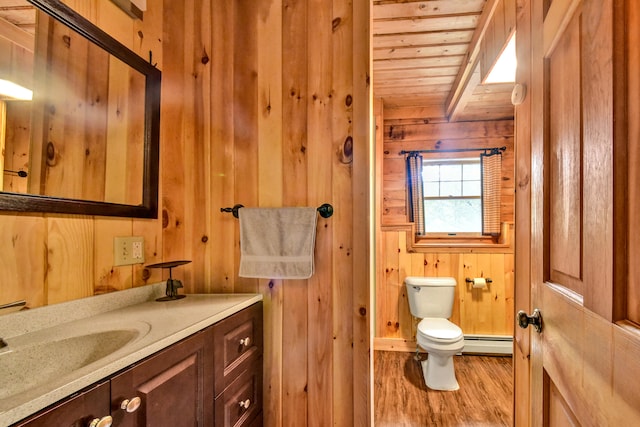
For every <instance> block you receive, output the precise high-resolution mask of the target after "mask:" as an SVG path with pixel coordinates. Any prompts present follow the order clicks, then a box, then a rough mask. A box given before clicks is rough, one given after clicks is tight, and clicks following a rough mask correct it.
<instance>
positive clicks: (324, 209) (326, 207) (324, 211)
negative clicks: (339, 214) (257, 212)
mask: <svg viewBox="0 0 640 427" xmlns="http://www.w3.org/2000/svg"><path fill="white" fill-rule="evenodd" d="M240 208H244V205H234V206H233V207H232V208H220V212H228V213H231V214H232V215H233V216H234V217H236V218H238V210H239V209H240ZM317 211H318V213H319V214H320V216H321V217H322V218H329V217H330V216H331V215H333V206H331V205H330V204H329V203H323V204H322V205H320V206H319V207H318V209H317Z"/></svg>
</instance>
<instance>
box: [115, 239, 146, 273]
mask: <svg viewBox="0 0 640 427" xmlns="http://www.w3.org/2000/svg"><path fill="white" fill-rule="evenodd" d="M142 263H144V237H140V236H126V237H115V238H114V240H113V265H115V266H119V265H131V264H142Z"/></svg>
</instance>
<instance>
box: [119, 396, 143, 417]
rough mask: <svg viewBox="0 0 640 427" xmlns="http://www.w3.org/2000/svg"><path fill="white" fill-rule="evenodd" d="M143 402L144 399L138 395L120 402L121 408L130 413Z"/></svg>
mask: <svg viewBox="0 0 640 427" xmlns="http://www.w3.org/2000/svg"><path fill="white" fill-rule="evenodd" d="M141 403H142V401H141V400H140V398H139V397H138V396H136V397H134V398H133V399H131V400H129V399H125V400H123V401H122V403H121V404H120V409H124V410H125V411H127V412H128V413H132V412H135V411H136V410H137V409H138V408H139V407H140V404H141Z"/></svg>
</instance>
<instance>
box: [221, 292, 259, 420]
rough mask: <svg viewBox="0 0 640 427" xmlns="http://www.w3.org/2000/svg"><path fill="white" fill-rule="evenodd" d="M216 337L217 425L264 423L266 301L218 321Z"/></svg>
mask: <svg viewBox="0 0 640 427" xmlns="http://www.w3.org/2000/svg"><path fill="white" fill-rule="evenodd" d="M213 340H214V346H215V351H214V363H213V366H214V369H215V374H214V381H215V387H214V388H215V419H216V421H215V425H216V427H218V426H220V427H240V426H243V427H245V426H253V425H262V422H261V420H262V348H263V343H262V303H259V304H254V305H253V306H251V307H249V308H247V309H245V310H243V311H241V312H239V313H237V314H236V315H234V316H231V317H228V318H226V319H224V320H222V321H220V322H218V323H216V324H215V325H214V326H213ZM256 420H260V423H259V424H252V423H253V422H256Z"/></svg>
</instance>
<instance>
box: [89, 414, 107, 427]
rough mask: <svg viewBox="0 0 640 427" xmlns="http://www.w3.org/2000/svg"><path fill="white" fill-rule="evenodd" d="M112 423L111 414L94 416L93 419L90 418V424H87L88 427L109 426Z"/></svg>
mask: <svg viewBox="0 0 640 427" xmlns="http://www.w3.org/2000/svg"><path fill="white" fill-rule="evenodd" d="M112 423H113V418H111V415H107V416H106V417H102V418H94V419H93V420H91V424H89V427H111V424H112Z"/></svg>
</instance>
